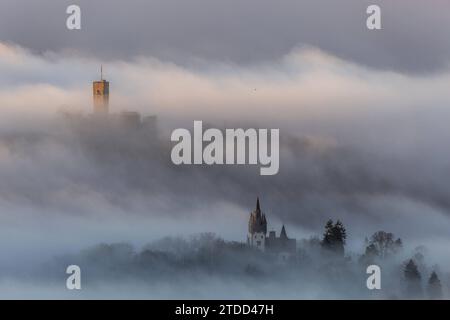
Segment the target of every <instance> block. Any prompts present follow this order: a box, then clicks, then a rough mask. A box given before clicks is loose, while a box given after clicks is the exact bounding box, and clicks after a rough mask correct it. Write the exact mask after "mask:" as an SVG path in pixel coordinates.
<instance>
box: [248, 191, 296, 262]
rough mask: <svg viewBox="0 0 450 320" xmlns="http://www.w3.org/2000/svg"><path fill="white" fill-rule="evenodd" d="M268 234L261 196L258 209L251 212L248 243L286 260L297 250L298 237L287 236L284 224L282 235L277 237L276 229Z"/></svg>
mask: <svg viewBox="0 0 450 320" xmlns="http://www.w3.org/2000/svg"><path fill="white" fill-rule="evenodd" d="M266 234H267V220H266V215H265V214H264V213H263V212H262V211H261V206H260V203H259V198H257V199H256V209H255V210H254V211H252V212H251V213H250V219H249V221H248V236H247V244H248V245H249V246H251V247H255V248H257V249H259V250H261V251H263V252H267V253H273V254H276V255H278V257H279V258H280V259H281V260H286V259H287V258H289V257H290V255H292V254H294V253H295V252H296V248H297V244H296V242H297V241H296V239H290V238H289V237H288V236H287V233H286V228H285V226H284V225H283V227H282V228H281V232H280V236H279V237H277V236H276V233H275V231H270V232H269V236H268V237H267V236H266Z"/></svg>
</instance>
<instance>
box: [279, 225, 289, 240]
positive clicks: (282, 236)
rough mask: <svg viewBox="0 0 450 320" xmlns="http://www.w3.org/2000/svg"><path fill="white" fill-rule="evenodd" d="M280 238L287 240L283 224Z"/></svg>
mask: <svg viewBox="0 0 450 320" xmlns="http://www.w3.org/2000/svg"><path fill="white" fill-rule="evenodd" d="M280 238H285V239H287V233H286V228H285V227H284V224H283V227H282V228H281V232H280Z"/></svg>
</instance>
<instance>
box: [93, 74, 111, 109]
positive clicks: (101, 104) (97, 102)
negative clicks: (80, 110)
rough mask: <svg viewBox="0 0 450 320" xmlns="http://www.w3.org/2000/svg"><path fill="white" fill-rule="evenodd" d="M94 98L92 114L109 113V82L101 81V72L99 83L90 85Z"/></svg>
mask: <svg viewBox="0 0 450 320" xmlns="http://www.w3.org/2000/svg"><path fill="white" fill-rule="evenodd" d="M92 89H93V97H94V114H96V115H107V114H108V112H109V82H108V81H106V80H103V70H102V72H101V78H100V81H94V82H93V84H92Z"/></svg>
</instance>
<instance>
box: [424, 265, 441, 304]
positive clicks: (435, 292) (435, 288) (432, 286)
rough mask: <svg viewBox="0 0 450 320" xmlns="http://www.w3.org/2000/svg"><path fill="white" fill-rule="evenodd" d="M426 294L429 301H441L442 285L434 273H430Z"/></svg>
mask: <svg viewBox="0 0 450 320" xmlns="http://www.w3.org/2000/svg"><path fill="white" fill-rule="evenodd" d="M427 292H428V297H429V298H430V299H442V285H441V281H440V280H439V277H438V275H437V273H436V272H435V271H433V272H432V273H431V276H430V278H429V279H428V287H427Z"/></svg>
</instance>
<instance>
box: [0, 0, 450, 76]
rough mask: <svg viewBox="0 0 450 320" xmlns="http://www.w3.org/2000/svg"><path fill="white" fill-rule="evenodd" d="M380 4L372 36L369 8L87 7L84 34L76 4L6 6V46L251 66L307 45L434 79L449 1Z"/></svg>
mask: <svg viewBox="0 0 450 320" xmlns="http://www.w3.org/2000/svg"><path fill="white" fill-rule="evenodd" d="M375 3H376V4H379V5H380V6H381V8H382V26H383V29H382V30H381V31H376V32H371V31H369V30H367V29H366V18H367V15H366V8H367V6H368V5H370V4H374V2H373V1H368V0H364V1H359V0H341V1H339V2H336V1H333V0H302V1H289V0H281V1H277V2H276V3H275V2H273V1H268V0H265V1H261V0H249V1H244V2H243V1H237V0H231V1H213V2H212V1H208V0H191V1H180V0H169V1H166V0H164V1H162V0H151V1H142V0H131V1H128V2H127V3H126V4H124V3H123V1H119V0H97V1H95V2H92V1H88V0H80V1H77V4H78V5H80V6H81V9H82V30H81V31H76V32H75V31H74V32H71V31H68V30H67V29H66V26H65V20H66V18H67V15H66V13H65V12H66V8H67V6H69V5H71V4H73V3H72V2H71V1H68V0H64V1H58V2H57V3H55V1H52V0H42V1H39V3H37V2H34V3H30V2H29V1H26V0H3V1H2V3H1V4H0V39H3V40H4V41H8V42H12V43H17V44H19V45H21V46H24V47H27V48H30V49H32V50H33V51H34V52H37V53H40V54H45V53H46V52H48V51H56V52H64V51H72V52H73V51H75V52H78V53H79V54H83V55H86V56H96V57H99V58H100V59H102V60H106V59H108V60H109V59H117V58H119V59H125V60H128V59H129V58H130V57H133V56H135V55H145V56H155V57H157V58H158V59H162V60H170V61H174V62H176V63H177V64H183V65H189V64H190V63H192V62H193V61H196V60H197V59H206V60H213V61H219V62H220V61H222V62H223V61H231V62H233V63H236V64H244V65H252V64H254V63H260V62H263V61H270V60H273V59H276V58H278V57H280V56H283V55H285V54H287V53H288V52H290V51H292V50H293V49H294V48H295V47H297V46H302V45H309V46H314V47H318V48H321V49H322V50H324V51H327V52H330V53H331V54H332V55H334V56H338V57H341V58H344V59H345V60H349V61H353V62H356V63H359V64H363V65H366V66H370V67H374V68H378V69H383V70H396V71H402V72H405V73H430V72H439V71H440V70H441V69H442V68H443V67H445V66H448V63H449V57H450V44H449V43H448V41H447V38H448V35H447V30H449V29H450V22H449V19H447V17H446V12H448V10H449V9H450V8H449V6H450V5H449V3H448V2H447V1H445V0H433V1H431V2H430V1H428V2H424V1H421V0H411V1H408V2H407V3H406V2H398V1H395V2H394V1H390V0H377V1H376V2H375ZM125 8H126V9H125Z"/></svg>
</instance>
